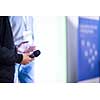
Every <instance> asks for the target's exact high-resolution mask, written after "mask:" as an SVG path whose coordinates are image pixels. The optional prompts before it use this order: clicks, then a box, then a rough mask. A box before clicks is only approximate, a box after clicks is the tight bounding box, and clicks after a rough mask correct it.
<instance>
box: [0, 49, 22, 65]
mask: <svg viewBox="0 0 100 100" xmlns="http://www.w3.org/2000/svg"><path fill="white" fill-rule="evenodd" d="M22 59H23V55H22V54H17V53H16V50H15V49H8V48H6V47H0V64H6V65H12V64H15V63H21V61H22Z"/></svg>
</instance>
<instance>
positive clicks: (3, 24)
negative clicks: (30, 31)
mask: <svg viewBox="0 0 100 100" xmlns="http://www.w3.org/2000/svg"><path fill="white" fill-rule="evenodd" d="M22 57H23V56H22V55H21V54H17V51H16V49H15V45H14V41H13V34H12V30H11V26H10V22H9V18H8V17H7V16H0V83H12V82H14V72H15V63H20V62H21V61H22Z"/></svg>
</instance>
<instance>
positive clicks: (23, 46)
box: [10, 16, 35, 83]
mask: <svg viewBox="0 0 100 100" xmlns="http://www.w3.org/2000/svg"><path fill="white" fill-rule="evenodd" d="M28 18H29V19H28ZM30 22H32V23H31V24H30ZM10 23H11V27H12V31H13V37H14V42H15V45H17V47H18V49H17V50H18V52H19V53H21V54H24V53H31V52H33V50H34V49H35V47H34V46H33V35H32V34H33V27H32V25H33V20H32V17H31V16H28V17H23V16H10ZM15 68H16V73H15V82H16V80H17V82H18V81H19V82H20V83H33V82H34V77H33V76H34V75H33V74H34V70H33V69H34V63H33V62H30V63H29V64H27V65H19V64H16V66H15ZM17 78H18V79H17Z"/></svg>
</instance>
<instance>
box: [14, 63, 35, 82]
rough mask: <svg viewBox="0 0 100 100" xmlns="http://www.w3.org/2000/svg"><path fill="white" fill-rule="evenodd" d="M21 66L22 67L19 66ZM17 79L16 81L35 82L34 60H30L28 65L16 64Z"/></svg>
mask: <svg viewBox="0 0 100 100" xmlns="http://www.w3.org/2000/svg"><path fill="white" fill-rule="evenodd" d="M19 67H20V68H19ZM15 69H16V71H15V79H14V82H20V83H33V82H34V62H30V63H29V64H27V65H21V66H20V65H19V64H16V66H15Z"/></svg>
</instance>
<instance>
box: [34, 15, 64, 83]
mask: <svg viewBox="0 0 100 100" xmlns="http://www.w3.org/2000/svg"><path fill="white" fill-rule="evenodd" d="M34 32H35V44H36V46H37V49H40V50H41V55H40V56H39V57H38V58H36V62H35V71H34V72H35V82H66V24H65V17H63V16H36V17H34Z"/></svg>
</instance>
